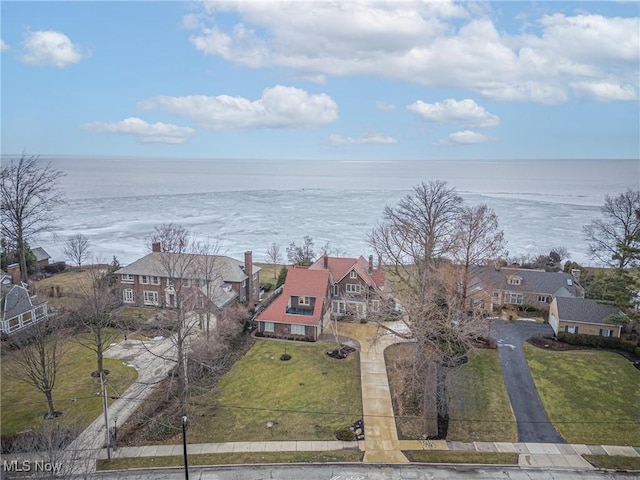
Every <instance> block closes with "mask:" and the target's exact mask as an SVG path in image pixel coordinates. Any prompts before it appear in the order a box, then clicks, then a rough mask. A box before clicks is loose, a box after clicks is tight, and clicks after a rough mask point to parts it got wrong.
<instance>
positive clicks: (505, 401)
mask: <svg viewBox="0 0 640 480" xmlns="http://www.w3.org/2000/svg"><path fill="white" fill-rule="evenodd" d="M411 348H413V345H411V344H398V345H392V346H391V347H389V348H387V349H386V351H385V359H386V361H387V373H388V375H389V382H390V385H391V386H392V390H393V386H394V385H398V382H399V381H400V377H399V374H398V372H397V371H396V370H394V369H393V368H389V366H390V365H393V364H394V362H395V361H396V360H398V359H400V358H401V357H402V356H408V355H410V349H411ZM447 388H448V393H449V398H450V405H449V412H450V421H449V431H448V435H447V440H457V441H461V442H473V441H498V442H515V441H517V430H516V423H515V418H514V416H513V411H512V410H511V403H510V402H509V397H508V395H507V391H506V388H505V386H504V381H503V379H502V371H501V370H500V364H499V362H498V352H497V350H484V349H482V350H477V351H475V352H473V353H472V354H471V355H470V356H469V361H468V362H467V363H466V364H464V365H462V366H460V367H457V368H455V369H453V370H452V371H451V372H450V373H449V377H448V380H447ZM392 393H393V392H392ZM392 398H393V400H394V405H393V408H394V414H395V415H396V425H397V426H398V434H399V436H400V437H401V438H420V435H421V434H422V433H423V431H422V430H420V429H419V428H416V426H418V427H419V426H420V419H419V418H417V417H410V416H405V417H398V416H399V415H400V413H399V411H398V405H397V400H396V399H395V396H394V395H392ZM403 403H404V404H408V403H409V402H406V401H404V402H403ZM414 415H415V413H414Z"/></svg>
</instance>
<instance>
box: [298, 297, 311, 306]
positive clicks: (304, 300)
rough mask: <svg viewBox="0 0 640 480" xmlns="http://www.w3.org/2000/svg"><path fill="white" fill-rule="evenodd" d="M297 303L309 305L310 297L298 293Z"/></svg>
mask: <svg viewBox="0 0 640 480" xmlns="http://www.w3.org/2000/svg"><path fill="white" fill-rule="evenodd" d="M298 305H311V298H310V297H305V296H304V295H300V296H299V297H298Z"/></svg>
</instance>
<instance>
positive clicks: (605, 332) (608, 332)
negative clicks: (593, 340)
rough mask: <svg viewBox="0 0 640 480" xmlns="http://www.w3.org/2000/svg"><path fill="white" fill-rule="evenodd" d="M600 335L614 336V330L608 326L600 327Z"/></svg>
mask: <svg viewBox="0 0 640 480" xmlns="http://www.w3.org/2000/svg"><path fill="white" fill-rule="evenodd" d="M600 336H601V337H613V330H610V329H608V328H601V329H600Z"/></svg>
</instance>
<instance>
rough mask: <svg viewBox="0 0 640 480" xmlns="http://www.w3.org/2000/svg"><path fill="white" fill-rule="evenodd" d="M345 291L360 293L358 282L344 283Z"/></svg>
mask: <svg viewBox="0 0 640 480" xmlns="http://www.w3.org/2000/svg"><path fill="white" fill-rule="evenodd" d="M345 291H346V292H347V293H360V284H359V283H347V284H346V285H345Z"/></svg>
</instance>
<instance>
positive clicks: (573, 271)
mask: <svg viewBox="0 0 640 480" xmlns="http://www.w3.org/2000/svg"><path fill="white" fill-rule="evenodd" d="M571 276H572V277H573V281H574V282H576V283H580V269H579V268H572V269H571Z"/></svg>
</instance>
